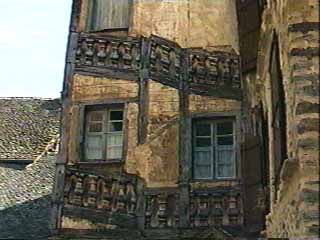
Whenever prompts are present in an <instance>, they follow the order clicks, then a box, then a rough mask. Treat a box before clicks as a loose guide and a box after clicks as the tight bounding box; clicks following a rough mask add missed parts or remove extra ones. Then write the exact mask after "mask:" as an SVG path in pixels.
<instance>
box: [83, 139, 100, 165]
mask: <svg viewBox="0 0 320 240" xmlns="http://www.w3.org/2000/svg"><path fill="white" fill-rule="evenodd" d="M102 146H103V144H102V137H101V136H87V140H86V158H87V159H88V160H99V159H102V157H103V151H102V150H103V147H102Z"/></svg>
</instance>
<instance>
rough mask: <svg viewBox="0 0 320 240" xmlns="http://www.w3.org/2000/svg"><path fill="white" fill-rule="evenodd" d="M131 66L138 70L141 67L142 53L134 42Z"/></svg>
mask: <svg viewBox="0 0 320 240" xmlns="http://www.w3.org/2000/svg"><path fill="white" fill-rule="evenodd" d="M131 56H132V57H131V68H132V69H134V70H137V69H138V68H139V61H140V53H139V49H138V48H137V46H136V44H133V45H132V47H131Z"/></svg>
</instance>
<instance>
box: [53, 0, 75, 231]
mask: <svg viewBox="0 0 320 240" xmlns="http://www.w3.org/2000/svg"><path fill="white" fill-rule="evenodd" d="M79 9H80V1H79V0H74V1H73V4H72V13H71V20H70V27H69V37H68V46H67V52H66V65H65V72H64V81H63V91H62V93H61V99H62V112H61V126H60V138H61V139H60V148H59V153H58V158H57V161H56V170H55V178H54V187H53V194H52V210H51V211H52V212H51V226H50V228H51V231H52V233H54V234H56V233H57V232H58V230H59V229H60V228H61V214H62V207H63V194H64V193H63V190H64V180H65V179H64V178H65V167H66V164H67V158H68V156H67V154H68V147H67V146H68V139H69V122H70V117H69V111H70V106H71V104H72V103H71V101H72V100H71V96H72V94H71V90H72V87H71V86H72V79H73V72H74V67H75V66H74V62H75V53H76V49H77V43H78V33H77V32H76V27H77V22H78V15H79Z"/></svg>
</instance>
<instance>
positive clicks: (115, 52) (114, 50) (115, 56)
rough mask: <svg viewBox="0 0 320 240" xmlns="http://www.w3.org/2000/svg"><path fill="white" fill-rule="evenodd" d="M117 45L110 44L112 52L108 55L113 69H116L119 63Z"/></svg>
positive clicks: (114, 43)
mask: <svg viewBox="0 0 320 240" xmlns="http://www.w3.org/2000/svg"><path fill="white" fill-rule="evenodd" d="M118 47H119V44H118V43H116V42H112V52H111V55H110V59H111V64H112V66H113V67H114V68H118V61H119V51H118Z"/></svg>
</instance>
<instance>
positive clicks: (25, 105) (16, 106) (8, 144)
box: [0, 98, 60, 161]
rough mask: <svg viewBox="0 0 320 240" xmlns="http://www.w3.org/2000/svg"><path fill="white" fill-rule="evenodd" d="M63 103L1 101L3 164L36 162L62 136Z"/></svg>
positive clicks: (57, 100)
mask: <svg viewBox="0 0 320 240" xmlns="http://www.w3.org/2000/svg"><path fill="white" fill-rule="evenodd" d="M59 113H60V101H59V99H39V98H0V161H1V160H34V159H35V158H36V157H37V156H38V155H39V154H41V153H42V152H43V151H44V148H45V146H46V145H47V144H48V142H49V141H50V140H51V139H52V138H53V137H54V136H56V135H57V134H58V133H59Z"/></svg>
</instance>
